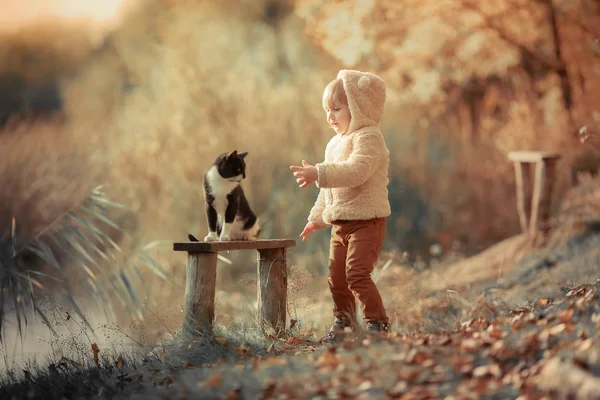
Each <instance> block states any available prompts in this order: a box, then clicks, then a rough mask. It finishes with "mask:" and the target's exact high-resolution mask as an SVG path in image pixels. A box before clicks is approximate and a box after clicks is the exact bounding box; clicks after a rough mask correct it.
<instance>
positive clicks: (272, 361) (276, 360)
mask: <svg viewBox="0 0 600 400" xmlns="http://www.w3.org/2000/svg"><path fill="white" fill-rule="evenodd" d="M287 363H288V362H287V360H286V359H285V358H282V357H269V358H267V359H266V360H265V361H263V363H262V364H263V365H265V366H269V365H286V364H287Z"/></svg>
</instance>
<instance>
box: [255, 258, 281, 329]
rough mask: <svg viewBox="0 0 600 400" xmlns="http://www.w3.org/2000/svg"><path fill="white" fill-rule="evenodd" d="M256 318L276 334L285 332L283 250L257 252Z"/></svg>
mask: <svg viewBox="0 0 600 400" xmlns="http://www.w3.org/2000/svg"><path fill="white" fill-rule="evenodd" d="M257 268H258V280H257V290H258V293H257V295H258V296H257V298H258V318H259V322H260V325H261V326H264V327H271V328H273V329H274V330H275V333H276V334H279V333H281V332H282V331H284V330H285V324H286V307H287V263H286V250H285V248H278V249H259V250H258V263H257Z"/></svg>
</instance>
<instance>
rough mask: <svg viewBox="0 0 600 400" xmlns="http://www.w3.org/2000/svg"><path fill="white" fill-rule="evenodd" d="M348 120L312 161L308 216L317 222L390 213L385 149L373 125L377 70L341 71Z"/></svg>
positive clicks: (380, 97) (379, 99)
mask: <svg viewBox="0 0 600 400" xmlns="http://www.w3.org/2000/svg"><path fill="white" fill-rule="evenodd" d="M338 77H339V78H341V79H342V82H343V84H344V90H345V91H346V97H347V98H348V108H349V109H350V115H351V120H350V125H349V127H348V130H347V132H346V133H345V134H336V135H335V136H334V137H333V138H331V140H330V141H329V143H328V144H327V147H326V148H325V161H324V162H322V163H319V164H316V167H317V171H318V173H319V177H318V180H317V182H316V185H317V187H319V188H320V191H319V196H318V198H317V201H316V202H315V205H314V206H313V208H312V210H311V211H310V214H309V216H308V221H310V222H313V223H315V224H317V225H319V226H321V227H325V226H328V225H330V224H331V222H332V221H335V220H363V219H371V218H378V217H387V216H389V215H390V214H391V210H390V203H389V200H388V189H387V185H388V183H389V180H388V166H389V154H390V152H389V150H388V148H387V146H386V145H385V141H384V138H383V134H382V133H381V129H380V127H379V123H380V121H381V116H382V113H383V106H384V103H385V95H386V93H385V84H384V82H383V80H382V79H381V78H380V77H378V76H377V75H374V74H371V73H368V72H360V71H354V70H341V71H340V72H339V73H338Z"/></svg>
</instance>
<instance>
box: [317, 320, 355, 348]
mask: <svg viewBox="0 0 600 400" xmlns="http://www.w3.org/2000/svg"><path fill="white" fill-rule="evenodd" d="M349 326H350V324H349V323H347V322H346V321H344V320H343V319H341V318H336V319H335V321H334V322H333V325H331V328H329V332H328V333H327V335H325V336H323V338H321V343H323V344H331V343H340V342H342V341H343V340H344V337H346V333H345V332H344V331H345V329H346V327H349Z"/></svg>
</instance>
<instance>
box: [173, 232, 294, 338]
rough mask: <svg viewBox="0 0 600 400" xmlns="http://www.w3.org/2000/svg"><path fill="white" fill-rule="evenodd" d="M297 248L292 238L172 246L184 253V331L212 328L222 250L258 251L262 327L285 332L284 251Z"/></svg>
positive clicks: (285, 285) (175, 244) (285, 266)
mask: <svg viewBox="0 0 600 400" xmlns="http://www.w3.org/2000/svg"><path fill="white" fill-rule="evenodd" d="M295 245H296V241H295V240H293V239H277V240H267V239H262V240H253V241H229V242H183V243H173V250H175V251H187V253H188V259H187V268H186V285H185V306H184V319H183V329H184V331H186V332H188V333H189V332H192V333H193V332H197V331H201V330H204V329H210V328H211V327H212V324H213V321H214V318H215V286H216V280H217V253H218V252H219V251H223V250H248V249H256V250H258V263H257V264H258V265H257V275H258V279H257V288H256V289H257V295H258V312H259V322H260V324H261V327H263V329H264V328H266V326H265V325H266V324H268V326H269V327H272V328H273V329H275V331H276V332H277V333H279V332H281V331H282V330H284V329H285V324H286V307H287V262H286V261H287V260H286V248H288V247H293V246H295Z"/></svg>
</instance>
